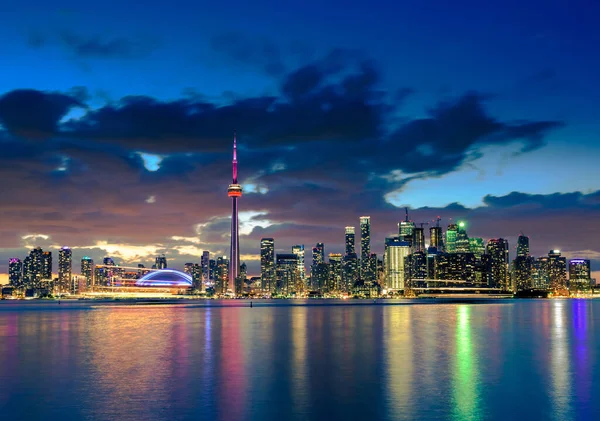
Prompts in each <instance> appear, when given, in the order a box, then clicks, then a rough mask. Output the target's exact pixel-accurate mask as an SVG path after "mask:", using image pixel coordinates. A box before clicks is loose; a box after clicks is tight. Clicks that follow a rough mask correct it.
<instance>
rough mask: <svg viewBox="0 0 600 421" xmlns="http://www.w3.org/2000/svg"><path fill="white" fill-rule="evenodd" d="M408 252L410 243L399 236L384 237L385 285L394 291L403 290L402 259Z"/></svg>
mask: <svg viewBox="0 0 600 421" xmlns="http://www.w3.org/2000/svg"><path fill="white" fill-rule="evenodd" d="M409 254H410V243H409V242H408V241H402V239H401V238H399V237H392V238H386V239H385V259H384V265H385V267H384V272H385V286H386V287H387V288H388V289H391V290H395V291H401V290H402V291H403V290H404V286H405V285H404V260H405V259H406V257H407V256H408V255H409Z"/></svg>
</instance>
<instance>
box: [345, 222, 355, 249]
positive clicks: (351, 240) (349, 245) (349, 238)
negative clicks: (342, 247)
mask: <svg viewBox="0 0 600 421" xmlns="http://www.w3.org/2000/svg"><path fill="white" fill-rule="evenodd" d="M355 237H356V234H355V231H354V227H346V241H345V243H346V254H353V253H356V248H355V239H356V238H355Z"/></svg>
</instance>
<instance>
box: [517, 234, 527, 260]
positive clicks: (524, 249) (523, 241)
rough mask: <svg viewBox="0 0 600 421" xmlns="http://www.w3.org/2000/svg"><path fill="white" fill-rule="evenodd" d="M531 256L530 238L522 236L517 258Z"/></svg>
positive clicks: (519, 239) (519, 240) (518, 243)
mask: <svg viewBox="0 0 600 421" xmlns="http://www.w3.org/2000/svg"><path fill="white" fill-rule="evenodd" d="M518 256H529V237H527V236H525V235H523V234H521V235H519V238H518V239H517V257H518Z"/></svg>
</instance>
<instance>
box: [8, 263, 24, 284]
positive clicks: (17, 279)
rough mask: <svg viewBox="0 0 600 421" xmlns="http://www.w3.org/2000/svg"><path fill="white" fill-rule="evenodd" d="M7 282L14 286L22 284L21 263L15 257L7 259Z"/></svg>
mask: <svg viewBox="0 0 600 421" xmlns="http://www.w3.org/2000/svg"><path fill="white" fill-rule="evenodd" d="M8 282H9V284H10V285H12V286H13V287H15V288H19V287H22V286H23V263H22V262H21V260H20V259H17V258H16V257H13V258H11V259H8Z"/></svg>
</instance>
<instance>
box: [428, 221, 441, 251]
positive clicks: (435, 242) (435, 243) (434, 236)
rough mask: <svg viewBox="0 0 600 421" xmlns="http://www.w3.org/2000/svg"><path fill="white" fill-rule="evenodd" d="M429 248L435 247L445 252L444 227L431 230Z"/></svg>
mask: <svg viewBox="0 0 600 421" xmlns="http://www.w3.org/2000/svg"><path fill="white" fill-rule="evenodd" d="M429 243H430V244H429V246H430V247H435V248H436V249H437V250H438V251H443V248H444V246H443V243H444V241H443V239H442V227H438V226H436V227H431V228H429Z"/></svg>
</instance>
